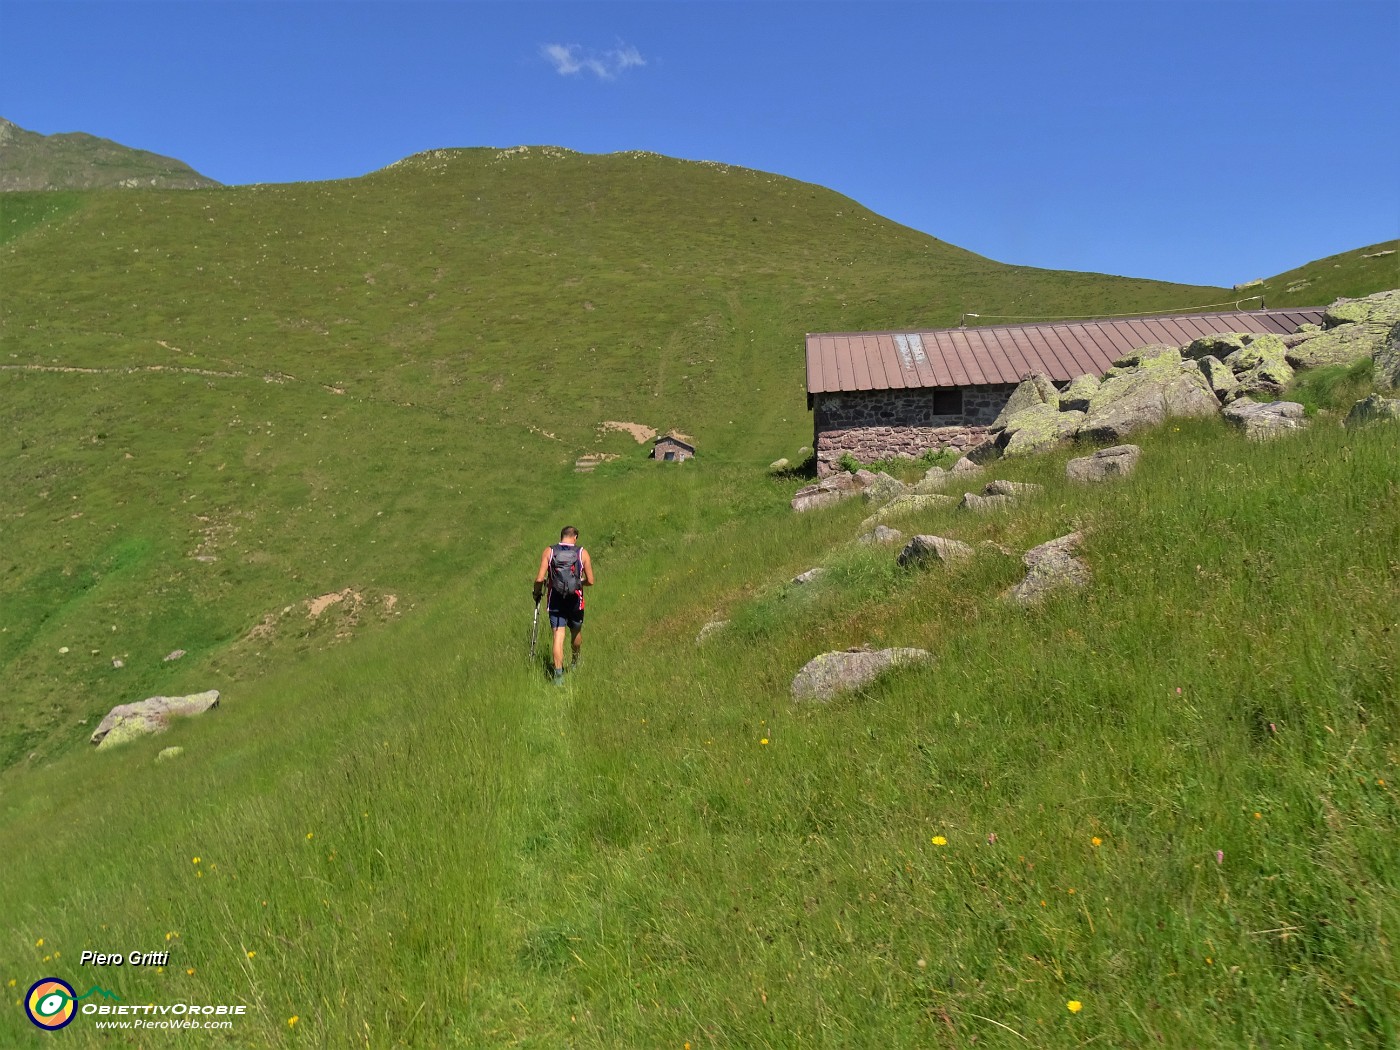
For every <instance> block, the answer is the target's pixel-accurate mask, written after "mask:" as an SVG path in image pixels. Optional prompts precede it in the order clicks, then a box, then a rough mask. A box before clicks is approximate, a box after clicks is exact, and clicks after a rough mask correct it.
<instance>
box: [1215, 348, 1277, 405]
mask: <svg viewBox="0 0 1400 1050" xmlns="http://www.w3.org/2000/svg"><path fill="white" fill-rule="evenodd" d="M1287 354H1288V348H1287V347H1285V346H1284V345H1283V340H1282V339H1280V338H1279V337H1278V336H1276V335H1261V336H1257V337H1256V338H1254V339H1252V340H1250V341H1249V343H1247V344H1246V345H1245V346H1243V347H1241V348H1240V349H1239V350H1236V351H1235V352H1234V353H1232V354H1230V355H1229V356H1228V357H1226V358H1225V361H1224V363H1225V365H1226V366H1227V367H1228V368H1229V369H1230V370H1231V371H1232V372H1234V373H1235V378H1236V379H1237V380H1238V382H1239V386H1238V387H1237V388H1236V389H1235V390H1234V391H1233V392H1232V393H1231V394H1230V398H1231V400H1234V399H1235V398H1238V397H1242V396H1245V395H1252V394H1264V395H1266V396H1269V397H1273V396H1276V395H1278V394H1281V393H1283V391H1284V389H1285V388H1286V387H1287V386H1288V384H1289V383H1291V382H1293V367H1292V366H1291V365H1290V364H1289V363H1288V360H1287Z"/></svg>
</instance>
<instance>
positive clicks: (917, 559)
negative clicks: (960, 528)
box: [899, 536, 973, 565]
mask: <svg viewBox="0 0 1400 1050" xmlns="http://www.w3.org/2000/svg"><path fill="white" fill-rule="evenodd" d="M972 555H973V550H972V547H971V546H969V545H968V544H966V543H963V542H962V541H961V540H950V539H948V538H947V537H946V536H915V537H913V538H912V539H911V540H910V541H909V542H908V543H906V544H905V545H904V549H903V550H902V551H900V552H899V564H900V565H922V564H923V563H924V562H928V561H941V562H943V563H945V564H947V563H949V562H955V561H964V560H966V559H968V558H971V557H972Z"/></svg>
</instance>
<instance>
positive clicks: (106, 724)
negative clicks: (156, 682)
mask: <svg viewBox="0 0 1400 1050" xmlns="http://www.w3.org/2000/svg"><path fill="white" fill-rule="evenodd" d="M218 706H219V691H218V690H217V689H210V690H208V691H207V692H203V693H192V694H191V695H189V696H152V697H149V698H147V699H145V700H141V701H138V702H137V703H134V704H118V705H117V706H116V707H114V708H112V710H111V711H109V712H107V717H105V718H104V719H102V721H101V723H99V724H98V726H97V729H96V730H95V731H94V732H93V734H92V738H91V739H92V743H94V744H96V745H97V748H98V750H99V751H101V750H103V749H106V748H109V747H116V746H117V745H119V744H124V743H127V742H128V741H130V740H135V739H136V738H138V737H142V736H148V735H150V734H151V733H163V732H165V730H166V729H168V728H169V727H170V719H171V718H175V717H189V716H193V715H201V714H203V713H204V712H205V711H208V710H209V709H210V708H213V707H218Z"/></svg>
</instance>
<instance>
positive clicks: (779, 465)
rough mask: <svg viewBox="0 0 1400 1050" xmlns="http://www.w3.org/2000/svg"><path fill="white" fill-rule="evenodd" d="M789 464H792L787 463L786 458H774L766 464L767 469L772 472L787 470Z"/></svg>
mask: <svg viewBox="0 0 1400 1050" xmlns="http://www.w3.org/2000/svg"><path fill="white" fill-rule="evenodd" d="M790 466H792V464H791V463H789V462H788V461H787V460H786V459H775V460H773V462H772V463H769V464H768V469H769V470H771V471H773V472H774V473H777V472H778V471H783V470H787V468H788V467H790Z"/></svg>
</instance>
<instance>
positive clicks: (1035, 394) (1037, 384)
mask: <svg viewBox="0 0 1400 1050" xmlns="http://www.w3.org/2000/svg"><path fill="white" fill-rule="evenodd" d="M1059 403H1060V392H1059V391H1058V390H1056V389H1055V384H1054V383H1052V382H1051V381H1050V378H1049V376H1044V375H1041V374H1040V373H1039V372H1035V373H1032V374H1031V375H1029V376H1027V377H1026V378H1025V379H1023V380H1021V382H1020V384H1019V385H1018V386H1017V387H1016V389H1015V390H1013V391H1012V392H1011V397H1010V398H1008V399H1007V402H1006V404H1005V405H1004V406H1002V410H1001V412H1000V413H999V414H998V415H997V418H996V419H995V420H993V422H992V429H993V430H997V429H999V428H1001V427H1004V426H1006V422H1007V420H1009V419H1010V418H1011V417H1012V416H1014V415H1016V414H1017V413H1018V412H1023V411H1025V410H1026V409H1028V408H1033V407H1035V406H1036V405H1045V404H1054V405H1058V404H1059Z"/></svg>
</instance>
